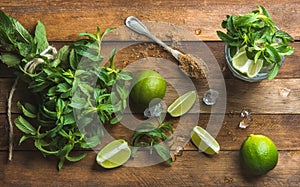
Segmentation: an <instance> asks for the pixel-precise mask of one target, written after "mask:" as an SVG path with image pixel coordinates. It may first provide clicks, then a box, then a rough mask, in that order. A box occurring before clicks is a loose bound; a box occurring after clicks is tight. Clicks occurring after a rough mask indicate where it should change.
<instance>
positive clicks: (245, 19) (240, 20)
mask: <svg viewBox="0 0 300 187" xmlns="http://www.w3.org/2000/svg"><path fill="white" fill-rule="evenodd" d="M258 20H259V19H258V18H257V16H255V14H254V13H249V14H246V15H243V16H238V17H236V19H235V20H233V22H234V25H236V26H238V27H242V26H246V25H250V24H252V23H253V22H256V21H258Z"/></svg>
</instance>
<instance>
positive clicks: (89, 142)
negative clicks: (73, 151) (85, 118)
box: [80, 135, 101, 149]
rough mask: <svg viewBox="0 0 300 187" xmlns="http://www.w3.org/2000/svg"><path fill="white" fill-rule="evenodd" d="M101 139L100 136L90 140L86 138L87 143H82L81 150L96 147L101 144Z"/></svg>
mask: <svg viewBox="0 0 300 187" xmlns="http://www.w3.org/2000/svg"><path fill="white" fill-rule="evenodd" d="M100 138H101V137H99V136H98V135H96V136H93V137H90V138H85V139H84V140H85V142H83V143H81V145H80V147H81V148H86V149H89V148H93V147H96V146H97V145H99V144H100V142H101V141H100Z"/></svg>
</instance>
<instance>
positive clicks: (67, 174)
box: [0, 0, 300, 186]
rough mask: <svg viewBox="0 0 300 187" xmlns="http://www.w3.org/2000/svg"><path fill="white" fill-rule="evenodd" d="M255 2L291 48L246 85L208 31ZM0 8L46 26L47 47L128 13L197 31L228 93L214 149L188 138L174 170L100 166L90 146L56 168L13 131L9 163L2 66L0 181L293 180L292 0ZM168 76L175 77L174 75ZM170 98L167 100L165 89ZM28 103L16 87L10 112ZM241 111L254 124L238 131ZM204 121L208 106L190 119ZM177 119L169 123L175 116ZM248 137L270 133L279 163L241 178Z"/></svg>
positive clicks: (295, 14) (8, 74) (295, 1)
mask: <svg viewBox="0 0 300 187" xmlns="http://www.w3.org/2000/svg"><path fill="white" fill-rule="evenodd" d="M256 4H261V5H264V6H265V7H266V8H267V9H268V10H269V12H270V14H271V16H272V17H273V19H274V21H275V23H277V25H278V26H279V27H280V28H281V29H282V30H285V31H287V32H288V33H290V34H291V35H292V36H293V37H294V38H295V39H296V42H295V43H294V44H293V46H294V47H295V53H294V54H293V56H290V57H288V58H287V59H286V61H285V63H284V65H283V67H282V68H281V70H280V72H279V74H278V76H277V77H276V79H274V80H271V81H268V80H265V81H262V82H259V83H246V82H243V81H240V80H237V79H236V78H234V77H233V76H232V75H231V73H230V72H229V70H228V69H227V67H226V65H225V58H224V53H223V47H224V44H223V42H221V41H220V40H219V39H218V38H217V35H216V30H220V29H221V26H220V24H221V22H222V20H223V19H224V18H225V16H226V14H239V13H246V12H249V11H250V10H252V9H254V7H255V6H254V5H256ZM0 8H1V10H3V11H4V12H6V13H8V14H10V15H12V16H14V17H16V18H17V19H18V20H19V21H20V22H21V23H22V24H23V25H24V26H25V27H26V28H28V29H30V30H32V29H33V28H34V26H35V24H36V21H37V20H41V21H42V22H43V23H44V24H45V26H46V29H47V34H48V38H49V40H50V43H51V44H53V45H54V46H57V47H59V46H61V45H62V44H64V43H67V44H68V43H70V42H71V41H74V40H76V39H78V37H77V33H79V32H94V30H95V29H96V27H97V26H100V27H101V28H102V30H104V29H105V28H107V27H120V26H123V24H124V20H125V18H126V17H127V16H130V15H134V16H136V17H138V18H139V19H141V20H142V21H155V22H169V23H172V24H175V25H178V26H180V27H183V28H185V29H187V30H188V31H190V32H191V33H195V31H196V30H201V33H200V34H199V35H196V34H195V37H196V38H198V39H201V40H203V41H204V42H205V44H206V45H207V46H208V47H209V49H210V50H211V51H212V53H213V55H214V56H215V58H216V60H217V62H218V63H219V66H220V68H221V69H222V73H223V75H224V78H225V83H226V90H227V97H226V98H227V103H226V104H227V105H226V113H225V117H224V121H223V124H222V127H221V129H220V131H219V133H218V135H217V136H216V139H217V141H218V142H219V143H220V146H221V151H220V154H219V155H215V156H213V157H208V156H205V155H204V154H202V153H199V152H197V150H196V149H195V147H194V146H193V145H192V144H191V143H188V144H187V145H186V147H185V151H184V153H183V155H182V156H181V157H177V160H176V161H175V162H174V163H173V164H172V166H166V165H164V164H157V165H153V166H148V167H141V168H135V167H120V168H117V169H112V170H105V169H102V168H101V167H100V166H98V165H97V164H96V163H95V156H96V152H94V151H87V152H88V156H87V157H86V158H85V159H83V160H82V161H80V162H77V163H74V164H73V163H67V164H66V166H65V167H64V168H63V169H62V171H60V172H58V171H57V169H56V163H57V160H55V159H54V158H44V157H43V156H42V155H41V153H40V152H38V151H37V150H36V149H35V148H34V146H33V145H32V142H31V141H27V142H24V144H22V145H21V146H18V143H17V142H18V139H19V138H20V137H21V135H22V133H21V132H19V131H18V130H17V129H16V128H15V136H14V141H15V142H14V145H15V146H14V148H15V150H14V154H13V160H12V161H11V162H8V161H7V156H8V151H7V150H8V124H7V119H6V108H7V103H6V100H7V97H8V93H9V90H10V88H11V86H12V83H13V81H14V74H13V72H12V70H10V69H8V68H6V67H5V66H3V65H2V64H1V65H0V160H1V162H2V163H1V164H0V168H1V169H0V186H119V185H122V186H225V185H227V186H300V100H299V98H300V84H299V83H300V66H299V60H300V51H299V47H300V43H299V39H300V27H299V25H300V19H299V18H300V1H299V0H281V1H279V0H275V1H274V0H272V1H271V0H264V1H250V2H248V1H233V0H228V1H219V0H211V1H196V0H191V1H177V0H172V1H171V0H166V1H152V0H144V1H134V2H132V1H129V0H121V1H112V0H106V1H93V2H91V1H87V0H81V1H77V0H76V1H72V0H65V1H63V2H60V1H58V0H54V1H42V0H36V1H34V0H20V1H16V0H15V1H7V0H3V1H1V2H0ZM114 42H115V41H114ZM111 45H113V42H112V44H111ZM189 47H190V48H191V49H193V48H195V47H197V46H196V45H195V44H191V45H190V46H189ZM139 48H142V46H139ZM155 50H158V51H159V52H160V54H159V55H161V56H163V57H164V58H168V59H170V60H172V58H171V57H170V56H168V54H164V52H163V51H162V50H161V49H160V48H157V47H156V48H155ZM117 58H118V59H119V61H120V62H122V60H123V61H126V60H127V61H130V60H136V59H138V58H142V57H141V56H139V57H137V55H132V54H130V50H127V51H126V50H124V51H123V52H122V53H119V56H118V57H117ZM153 68H154V69H155V67H153ZM170 81H176V77H173V78H172V79H171V80H170ZM182 86H183V87H184V85H182ZM206 88H207V83H203V84H197V90H198V94H199V95H201V94H202V93H203V92H204V91H205V90H206ZM283 88H288V89H290V90H291V91H290V93H289V95H288V96H286V97H285V96H282V95H281V94H280V90H281V89H283ZM169 94H171V96H172V93H169ZM173 96H174V95H173ZM170 98H172V97H170ZM31 99H32V97H31V95H30V93H28V90H27V88H26V84H24V83H20V84H19V85H18V88H17V92H16V95H15V97H14V99H13V113H14V115H13V117H16V116H17V115H18V113H19V110H18V109H17V107H16V102H17V101H18V100H31ZM166 102H167V103H170V102H171V99H169V98H166ZM243 107H247V108H249V109H251V111H252V114H253V120H254V121H253V123H252V124H251V126H250V127H249V128H247V129H240V128H238V124H239V121H240V120H241V118H240V117H239V115H238V112H239V111H241V109H242V108H243ZM197 112H198V111H192V114H189V115H196V114H197ZM232 113H234V114H232ZM209 117H210V107H208V106H205V105H203V104H201V111H200V118H199V122H198V125H200V126H203V127H205V126H206V124H207V123H208V120H209ZM176 120H177V119H174V122H176ZM191 123H192V122H191ZM195 125H197V124H195ZM108 131H109V132H110V133H111V134H112V135H114V136H115V137H121V138H124V139H129V138H130V136H131V134H130V132H129V131H128V129H126V127H124V126H122V125H121V124H118V125H116V126H115V127H108ZM251 133H255V134H264V135H267V136H269V137H270V138H271V139H273V140H274V142H275V143H276V145H277V147H278V150H279V162H278V165H277V166H276V168H275V169H274V170H272V171H270V172H269V173H267V174H266V175H264V176H261V177H253V176H250V175H248V174H247V173H245V172H244V171H243V170H242V168H241V166H240V164H239V148H240V146H241V143H242V142H243V140H244V139H245V138H246V137H247V135H249V134H251ZM78 151H80V150H78ZM145 159H146V158H145ZM146 161H147V160H145V162H146Z"/></svg>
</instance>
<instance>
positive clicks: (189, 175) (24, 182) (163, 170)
mask: <svg viewBox="0 0 300 187" xmlns="http://www.w3.org/2000/svg"><path fill="white" fill-rule="evenodd" d="M95 156H96V153H95V152H90V153H89V154H88V156H87V157H86V158H85V159H84V160H82V161H80V162H77V163H74V164H70V165H69V164H66V165H65V166H64V168H63V169H62V170H61V171H60V172H57V170H56V168H55V164H56V161H55V160H45V159H44V158H42V157H41V155H40V154H39V153H36V152H31V151H29V152H28V151H16V152H15V157H14V160H13V161H12V162H10V163H5V162H6V155H5V153H3V152H0V160H1V162H2V163H3V164H1V165H0V168H1V170H2V171H5V172H4V173H1V175H0V177H1V182H0V184H2V185H1V186H20V185H21V186H66V185H67V186H99V185H100V186H170V185H176V186H224V185H228V186H299V185H300V181H299V175H300V173H299V166H298V165H297V164H295V163H299V162H300V152H299V151H280V152H279V158H280V159H279V162H278V165H277V166H276V168H275V169H274V170H272V171H270V172H269V173H268V174H266V175H264V176H261V177H257V176H251V175H249V174H247V173H246V172H245V171H244V170H243V169H242V167H241V166H240V164H239V152H238V151H222V152H221V153H220V154H219V155H216V156H213V157H207V156H205V155H203V154H201V153H198V152H197V151H187V152H184V154H183V156H181V157H178V158H177V160H176V162H174V163H173V164H172V166H166V165H164V164H158V165H154V166H148V167H142V168H136V167H125V166H123V167H120V168H117V169H112V170H105V169H103V168H101V167H100V166H98V165H97V164H96V162H95ZM145 162H146V161H145ZM286 166H289V167H286ZM32 171H34V172H32Z"/></svg>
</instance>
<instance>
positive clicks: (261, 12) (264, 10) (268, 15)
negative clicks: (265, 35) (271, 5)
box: [256, 6, 271, 18]
mask: <svg viewBox="0 0 300 187" xmlns="http://www.w3.org/2000/svg"><path fill="white" fill-rule="evenodd" d="M256 7H257V8H258V9H259V12H260V14H263V15H265V16H267V17H268V18H270V17H271V16H270V14H269V12H268V11H267V10H266V9H265V7H263V6H256Z"/></svg>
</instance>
